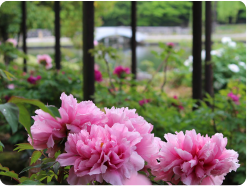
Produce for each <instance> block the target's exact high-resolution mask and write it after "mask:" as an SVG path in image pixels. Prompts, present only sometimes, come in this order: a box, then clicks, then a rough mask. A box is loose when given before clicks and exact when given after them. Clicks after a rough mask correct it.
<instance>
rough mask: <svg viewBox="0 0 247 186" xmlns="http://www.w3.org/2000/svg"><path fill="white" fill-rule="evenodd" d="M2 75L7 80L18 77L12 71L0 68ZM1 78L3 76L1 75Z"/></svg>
mask: <svg viewBox="0 0 247 186" xmlns="http://www.w3.org/2000/svg"><path fill="white" fill-rule="evenodd" d="M0 75H1V76H2V77H3V78H4V79H7V80H10V81H11V80H13V79H16V78H15V76H14V75H13V74H11V73H9V72H8V71H6V70H2V69H0ZM0 79H1V77H0Z"/></svg>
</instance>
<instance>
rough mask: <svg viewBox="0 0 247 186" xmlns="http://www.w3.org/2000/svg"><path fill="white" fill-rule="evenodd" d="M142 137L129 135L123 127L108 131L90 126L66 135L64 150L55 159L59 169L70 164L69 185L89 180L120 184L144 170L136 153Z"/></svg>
mask: <svg viewBox="0 0 247 186" xmlns="http://www.w3.org/2000/svg"><path fill="white" fill-rule="evenodd" d="M141 139H142V137H141V136H140V134H139V133H138V132H129V131H128V128H127V127H126V126H124V125H123V124H118V123H116V124H114V125H113V126H112V127H111V128H110V127H109V126H107V125H105V127H102V126H98V125H92V127H91V131H90V132H87V131H86V130H81V132H80V133H77V134H69V136H68V140H67V142H66V143H65V151H66V152H67V153H63V154H61V155H59V156H58V158H57V161H58V162H59V163H60V164H61V166H68V165H73V166H72V167H71V169H70V171H69V177H68V179H67V181H68V183H69V184H71V185H77V184H81V185H85V184H87V183H90V182H92V181H98V182H102V181H103V180H105V181H106V182H108V183H110V184H114V185H122V184H123V180H124V179H126V178H130V177H131V175H132V174H136V173H137V171H139V170H140V169H142V168H143V166H144V160H143V158H142V157H141V156H140V155H138V153H137V152H136V150H135V149H136V144H137V143H139V142H140V140H141Z"/></svg>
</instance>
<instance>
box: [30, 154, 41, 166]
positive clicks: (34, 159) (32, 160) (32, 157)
mask: <svg viewBox="0 0 247 186" xmlns="http://www.w3.org/2000/svg"><path fill="white" fill-rule="evenodd" d="M41 155H42V153H41V152H40V151H34V152H33V154H32V156H31V163H30V164H31V165H32V164H33V163H35V162H36V161H37V160H38V159H39V158H40V156H41Z"/></svg>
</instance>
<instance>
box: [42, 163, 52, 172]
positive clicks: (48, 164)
mask: <svg viewBox="0 0 247 186" xmlns="http://www.w3.org/2000/svg"><path fill="white" fill-rule="evenodd" d="M54 163H55V162H48V163H46V164H42V166H41V169H42V170H46V169H48V168H50V167H51V166H52V165H54Z"/></svg>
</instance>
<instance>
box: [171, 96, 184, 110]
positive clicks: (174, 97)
mask: <svg viewBox="0 0 247 186" xmlns="http://www.w3.org/2000/svg"><path fill="white" fill-rule="evenodd" d="M173 99H175V100H178V97H177V96H176V95H175V96H173ZM172 106H174V107H177V108H178V109H179V110H184V107H183V105H182V104H181V103H179V104H177V103H172Z"/></svg>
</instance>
